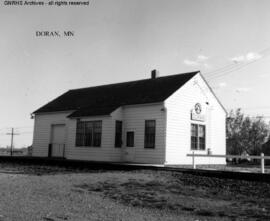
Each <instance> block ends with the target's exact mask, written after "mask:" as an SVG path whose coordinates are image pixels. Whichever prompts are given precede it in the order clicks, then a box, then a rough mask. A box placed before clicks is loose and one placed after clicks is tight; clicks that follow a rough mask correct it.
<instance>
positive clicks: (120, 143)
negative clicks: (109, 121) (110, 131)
mask: <svg viewBox="0 0 270 221" xmlns="http://www.w3.org/2000/svg"><path fill="white" fill-rule="evenodd" d="M119 123H120V125H121V132H120V133H119V131H117V129H118V127H117V126H118V125H119ZM119 134H120V135H119ZM118 136H119V137H118ZM118 142H119V143H118ZM122 144H123V121H121V120H116V121H115V136H114V147H115V148H121V147H122Z"/></svg>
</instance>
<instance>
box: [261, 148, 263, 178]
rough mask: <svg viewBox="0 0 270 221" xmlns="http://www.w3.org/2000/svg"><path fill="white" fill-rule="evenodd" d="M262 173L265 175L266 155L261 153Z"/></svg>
mask: <svg viewBox="0 0 270 221" xmlns="http://www.w3.org/2000/svg"><path fill="white" fill-rule="evenodd" d="M261 171H262V173H264V153H261Z"/></svg>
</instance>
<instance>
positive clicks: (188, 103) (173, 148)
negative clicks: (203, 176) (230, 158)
mask: <svg viewBox="0 0 270 221" xmlns="http://www.w3.org/2000/svg"><path fill="white" fill-rule="evenodd" d="M206 102H208V105H207V104H206ZM196 103H200V104H201V105H202V106H203V109H204V111H205V112H204V113H205V116H206V121H205V122H204V123H205V125H206V150H205V151H199V150H198V151H195V153H201V154H206V152H207V148H210V149H211V151H212V153H213V154H225V152H226V146H225V119H226V112H225V111H224V109H223V108H222V106H221V105H220V104H219V103H218V101H217V99H216V98H215V97H214V95H213V93H212V92H211V91H210V90H209V88H208V86H207V85H206V83H205V82H204V80H203V79H202V77H201V76H200V74H197V75H195V76H194V77H193V78H192V79H191V80H190V81H188V82H187V83H186V84H185V85H184V86H182V87H181V88H180V89H179V90H177V91H176V92H175V93H174V94H173V95H171V96H170V97H169V98H168V99H167V100H166V101H165V106H166V111H167V126H166V163H167V164H191V160H192V159H191V157H187V156H186V154H188V153H192V151H191V148H190V146H191V145H190V143H191V142H190V140H191V137H190V136H191V132H190V131H191V122H192V121H191V116H190V112H191V109H192V108H194V105H195V104H196ZM196 161H197V162H196V163H197V164H225V160H224V159H207V158H198V159H196Z"/></svg>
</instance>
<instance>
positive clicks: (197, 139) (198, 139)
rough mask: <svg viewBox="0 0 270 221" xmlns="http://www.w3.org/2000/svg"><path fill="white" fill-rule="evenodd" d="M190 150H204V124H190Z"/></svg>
mask: <svg viewBox="0 0 270 221" xmlns="http://www.w3.org/2000/svg"><path fill="white" fill-rule="evenodd" d="M191 150H205V125H200V124H191Z"/></svg>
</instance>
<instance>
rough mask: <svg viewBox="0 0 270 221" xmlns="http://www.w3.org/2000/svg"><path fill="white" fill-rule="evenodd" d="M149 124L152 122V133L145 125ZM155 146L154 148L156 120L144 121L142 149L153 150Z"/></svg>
mask: <svg viewBox="0 0 270 221" xmlns="http://www.w3.org/2000/svg"><path fill="white" fill-rule="evenodd" d="M150 122H152V123H153V122H154V130H153V131H154V133H152V131H151V128H149V127H147V123H150ZM149 130H150V132H149ZM151 136H153V137H151ZM151 139H152V140H151ZM155 146H156V120H155V119H151V120H145V121H144V148H147V149H155Z"/></svg>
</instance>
